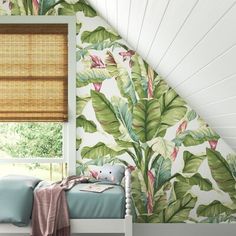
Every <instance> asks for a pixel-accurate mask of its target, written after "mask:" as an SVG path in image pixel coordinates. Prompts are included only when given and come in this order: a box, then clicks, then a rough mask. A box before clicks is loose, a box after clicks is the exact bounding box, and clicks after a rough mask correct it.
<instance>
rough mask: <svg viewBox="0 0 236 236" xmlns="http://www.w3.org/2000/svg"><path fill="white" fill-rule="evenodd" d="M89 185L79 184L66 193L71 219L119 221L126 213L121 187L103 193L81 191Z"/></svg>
mask: <svg viewBox="0 0 236 236" xmlns="http://www.w3.org/2000/svg"><path fill="white" fill-rule="evenodd" d="M86 185H88V184H78V185H76V186H74V187H73V188H72V189H71V190H69V191H67V192H66V196H67V203H68V207H69V212H70V218H71V219H80V218H81V219H111V218H112V219H117V218H123V217H124V213H125V194H124V189H123V187H122V186H120V185H112V187H113V188H111V189H108V190H106V191H104V192H102V193H94V192H85V191H80V189H81V188H83V187H84V186H86Z"/></svg>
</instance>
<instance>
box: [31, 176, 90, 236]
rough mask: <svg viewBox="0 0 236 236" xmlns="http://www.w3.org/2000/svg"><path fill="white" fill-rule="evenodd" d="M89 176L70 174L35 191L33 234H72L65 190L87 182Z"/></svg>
mask: <svg viewBox="0 0 236 236" xmlns="http://www.w3.org/2000/svg"><path fill="white" fill-rule="evenodd" d="M87 182H88V178H87V177H79V176H70V177H67V178H66V179H64V180H62V181H61V182H57V183H54V184H52V185H49V186H47V187H42V188H39V189H37V190H36V191H35V192H34V205H33V212H32V233H31V235H32V236H70V219H69V213H68V206H67V201H66V196H65V190H69V189H71V188H72V187H73V186H74V185H75V184H77V183H87Z"/></svg>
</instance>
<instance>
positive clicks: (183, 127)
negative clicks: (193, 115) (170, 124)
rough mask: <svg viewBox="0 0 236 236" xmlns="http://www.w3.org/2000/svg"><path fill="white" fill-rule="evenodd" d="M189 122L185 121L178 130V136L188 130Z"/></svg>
mask: <svg viewBox="0 0 236 236" xmlns="http://www.w3.org/2000/svg"><path fill="white" fill-rule="evenodd" d="M187 125H188V122H187V121H186V120H184V121H183V122H182V123H181V124H180V125H179V127H178V129H177V130H176V134H180V133H183V132H184V131H185V130H186V128H187Z"/></svg>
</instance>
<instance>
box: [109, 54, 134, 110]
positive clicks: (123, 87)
mask: <svg viewBox="0 0 236 236" xmlns="http://www.w3.org/2000/svg"><path fill="white" fill-rule="evenodd" d="M106 66H107V70H108V71H109V73H110V74H111V75H112V76H113V77H115V79H116V83H117V86H118V88H119V90H120V93H121V95H122V96H123V97H125V98H127V99H128V102H129V104H130V106H131V107H132V105H133V104H136V102H137V98H136V95H135V87H134V85H133V82H132V80H131V79H130V76H129V73H128V71H127V70H126V68H123V67H122V66H121V65H120V64H118V63H117V62H116V61H115V59H114V57H113V55H112V53H111V52H107V56H106Z"/></svg>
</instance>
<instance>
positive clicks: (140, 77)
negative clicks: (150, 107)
mask: <svg viewBox="0 0 236 236" xmlns="http://www.w3.org/2000/svg"><path fill="white" fill-rule="evenodd" d="M132 63H133V64H132V69H131V76H132V80H133V83H134V86H135V90H136V92H137V93H138V95H139V98H140V99H141V98H147V97H148V94H147V91H148V75H147V71H146V67H145V63H144V61H143V59H142V58H141V57H140V56H139V55H138V54H137V53H136V54H135V55H134V56H132Z"/></svg>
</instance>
